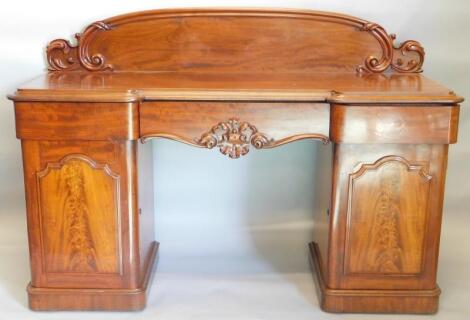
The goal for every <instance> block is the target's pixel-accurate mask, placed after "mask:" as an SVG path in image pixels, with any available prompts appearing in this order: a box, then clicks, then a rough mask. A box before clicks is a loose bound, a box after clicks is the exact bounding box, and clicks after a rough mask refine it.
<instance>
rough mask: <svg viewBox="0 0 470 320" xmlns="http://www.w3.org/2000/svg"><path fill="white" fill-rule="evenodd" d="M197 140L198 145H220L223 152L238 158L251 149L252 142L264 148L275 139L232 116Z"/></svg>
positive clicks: (254, 145)
mask: <svg viewBox="0 0 470 320" xmlns="http://www.w3.org/2000/svg"><path fill="white" fill-rule="evenodd" d="M195 141H196V143H197V145H199V146H201V147H205V148H208V149H212V148H215V147H218V148H219V150H220V152H221V153H222V154H224V155H227V156H229V157H230V158H232V159H237V158H239V157H240V156H244V155H245V154H247V153H248V152H249V151H250V144H251V145H252V146H253V147H255V148H257V149H262V148H264V147H266V146H267V145H269V144H270V143H271V142H272V141H273V140H272V139H270V138H268V137H267V136H266V135H265V134H263V133H260V132H258V129H256V127H255V126H254V125H252V124H250V123H248V122H240V121H239V120H238V119H234V118H232V119H230V120H228V121H226V122H219V123H218V124H217V125H215V126H214V127H212V129H211V130H210V131H209V132H206V133H204V134H203V135H201V137H200V138H199V139H195Z"/></svg>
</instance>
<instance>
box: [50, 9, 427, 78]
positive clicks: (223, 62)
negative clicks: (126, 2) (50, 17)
mask: <svg viewBox="0 0 470 320" xmlns="http://www.w3.org/2000/svg"><path fill="white" fill-rule="evenodd" d="M76 38H77V45H76V46H73V45H72V44H70V43H69V42H68V41H65V40H62V39H58V40H54V41H52V42H51V43H50V44H49V46H48V47H47V56H48V61H49V64H50V69H51V70H88V71H179V70H186V71H187V70H197V71H203V72H211V71H217V72H227V73H231V72H268V73H269V72H383V71H385V70H387V69H389V68H392V69H393V70H395V71H399V72H419V71H421V66H422V63H423V58H424V51H423V48H422V47H421V46H420V45H419V43H418V42H416V41H407V42H405V43H403V44H402V45H401V46H400V47H399V48H394V47H393V44H392V42H393V39H394V35H388V34H387V32H386V31H385V30H384V29H383V28H382V27H381V26H379V25H378V24H375V23H370V22H368V21H365V20H361V19H357V18H354V17H350V16H345V15H339V14H333V13H325V12H316V11H294V10H282V11H281V10H258V9H256V10H241V9H179V10H155V11H145V12H139V13H133V14H128V15H123V16H118V17H114V18H110V19H106V20H103V21H99V22H95V23H93V24H91V25H90V26H88V27H87V28H86V29H85V31H84V32H83V33H82V34H78V35H77V36H76Z"/></svg>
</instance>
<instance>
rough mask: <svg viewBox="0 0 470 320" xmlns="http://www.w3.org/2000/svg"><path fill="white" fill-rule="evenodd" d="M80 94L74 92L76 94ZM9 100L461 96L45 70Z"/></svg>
mask: <svg viewBox="0 0 470 320" xmlns="http://www.w3.org/2000/svg"><path fill="white" fill-rule="evenodd" d="M78 92H79V93H80V94H77V93H78ZM10 98H11V99H14V100H15V101H49V102H50V101H65V102H77V101H80V102H132V101H145V100H150V101H152V100H191V101H193V100H202V101H214V100H215V101H221V100H222V101H254V100H257V101H304V102H329V103H335V104H353V103H362V104H367V105H370V104H378V103H391V104H408V105H409V104H411V103H415V104H423V103H426V104H427V103H432V104H456V103H459V102H462V100H463V99H462V97H460V96H458V95H457V94H456V93H454V92H453V91H451V90H450V89H448V88H446V87H445V86H443V85H440V84H439V83H436V82H435V81H433V80H431V79H429V78H427V77H425V76H424V75H421V74H375V73H373V74H359V75H357V74H354V73H334V72H332V73H308V72H296V73H292V72H290V73H284V72H278V73H275V72H262V73H254V72H248V73H247V72H245V73H230V74H227V73H217V72H205V73H201V72H189V71H181V72H155V71H146V72H108V73H107V72H93V73H92V72H50V73H48V74H45V75H40V76H38V77H36V78H34V79H32V80H30V81H28V82H26V83H24V84H22V85H20V86H19V88H18V90H17V92H16V93H15V94H14V95H11V96H10Z"/></svg>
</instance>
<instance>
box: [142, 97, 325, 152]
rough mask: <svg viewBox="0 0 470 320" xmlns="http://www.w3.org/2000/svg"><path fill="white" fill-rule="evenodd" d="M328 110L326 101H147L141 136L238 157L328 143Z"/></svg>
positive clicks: (144, 106) (143, 108) (144, 138)
mask: <svg viewBox="0 0 470 320" xmlns="http://www.w3.org/2000/svg"><path fill="white" fill-rule="evenodd" d="M329 109H330V108H329V104H325V103H288V102H270V103H265V102H262V103H261V102H259V103H258V102H246V103H245V102H243V103H242V102H205V101H149V102H144V103H143V104H142V105H141V110H140V136H141V138H142V139H143V140H146V139H149V138H152V137H165V138H170V139H174V140H177V141H181V142H184V143H187V144H191V145H194V146H198V147H203V148H213V147H218V148H219V149H220V151H221V152H222V153H224V154H226V155H228V156H230V157H232V158H238V157H239V156H241V155H244V154H246V153H247V152H248V151H249V150H250V148H259V149H262V148H272V147H275V146H279V145H282V144H285V143H288V142H291V141H296V140H300V139H306V138H313V139H320V140H323V141H325V142H326V141H328V134H329V119H330V114H329V113H330V111H329Z"/></svg>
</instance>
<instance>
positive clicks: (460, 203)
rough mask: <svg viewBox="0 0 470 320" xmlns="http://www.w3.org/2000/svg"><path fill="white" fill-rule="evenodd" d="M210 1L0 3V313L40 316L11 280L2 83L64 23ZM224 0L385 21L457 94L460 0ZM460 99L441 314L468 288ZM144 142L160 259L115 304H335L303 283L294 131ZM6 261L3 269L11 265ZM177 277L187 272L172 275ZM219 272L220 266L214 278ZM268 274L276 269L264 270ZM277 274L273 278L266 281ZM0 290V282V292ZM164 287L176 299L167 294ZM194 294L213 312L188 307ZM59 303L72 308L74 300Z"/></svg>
mask: <svg viewBox="0 0 470 320" xmlns="http://www.w3.org/2000/svg"><path fill="white" fill-rule="evenodd" d="M219 5H220V2H217V1H210V0H198V1H181V0H179V1H176V0H173V1H166V0H161V1H158V2H157V1H138V2H137V1H110V0H106V1H103V0H102V1H86V0H83V1H74V2H71V1H25V0H16V1H9V2H3V3H2V5H1V7H0V40H1V42H0V43H1V50H0V130H1V133H2V134H1V135H0V163H1V165H0V259H1V262H0V298H1V299H0V310H6V311H5V312H6V313H3V314H1V313H0V319H3V317H6V315H7V314H8V315H9V316H8V318H11V317H13V316H14V317H16V318H19V317H24V318H30V317H33V316H37V317H40V318H41V317H44V318H47V317H49V318H50V317H51V316H52V315H47V314H44V313H40V314H38V313H35V314H33V313H30V312H29V311H28V310H27V309H26V307H25V303H26V302H25V301H26V295H25V292H24V285H25V284H26V282H27V281H28V279H29V274H28V272H29V271H28V256H27V239H26V226H25V212H24V211H25V206H24V192H23V182H22V179H23V178H22V165H21V157H20V155H21V150H20V143H19V141H18V140H16V139H15V131H14V114H13V106H12V103H11V102H10V101H8V100H6V98H5V96H6V94H7V93H12V92H13V91H14V89H15V87H16V86H17V85H18V84H19V83H20V82H22V81H25V80H27V79H29V78H32V77H34V76H36V75H38V74H40V73H42V72H44V70H45V60H44V53H43V52H44V48H45V46H46V44H47V43H48V42H49V41H50V40H52V39H55V38H65V39H72V36H73V34H74V33H75V32H78V31H80V30H82V29H83V27H85V26H86V25H87V24H88V23H90V22H93V21H95V20H100V19H104V18H107V17H111V16H114V15H117V14H122V13H126V12H130V11H138V10H146V9H155V8H167V7H196V6H199V7H200V6H206V7H208V6H219ZM223 5H224V6H238V7H240V6H258V7H266V6H269V7H292V8H309V9H315V10H327V11H337V12H342V13H347V14H350V15H354V16H358V17H360V18H364V19H367V20H371V21H375V22H378V23H379V24H381V25H383V26H384V27H385V29H386V30H387V31H388V32H391V33H397V35H398V39H397V40H398V41H400V40H408V39H416V40H419V41H420V42H421V43H422V44H423V46H424V48H425V50H426V59H425V64H424V70H425V74H426V75H428V76H430V77H432V78H433V79H436V80H438V81H440V82H442V83H444V84H445V85H447V86H448V87H451V88H452V89H454V90H455V91H456V92H457V93H459V94H460V95H463V96H466V97H468V99H469V101H470V54H469V50H470V28H469V27H468V19H469V18H470V2H469V1H468V0H455V1H439V0H433V1H430V0H406V1H404V0H395V1H378V0H361V1H348V2H346V1H340V0H334V1H332V0H330V1H298V0H291V1H286V0H284V1H281V0H276V1H262V0H251V1H241V0H240V1H229V0H226V1H224V2H223ZM468 107H470V105H469V103H468V102H465V103H464V104H463V105H462V110H461V122H460V133H459V138H460V143H459V144H457V145H453V146H451V148H450V152H449V170H448V178H447V189H446V197H445V213H444V224H443V234H444V236H443V239H442V246H443V250H442V254H441V259H440V260H441V261H440V271H439V278H440V283H441V287H443V284H446V285H447V286H446V287H444V294H443V296H442V301H443V302H442V304H443V306H442V307H441V312H440V313H439V315H438V316H439V317H443V318H444V317H446V319H448V316H449V315H452V316H454V317H456V318H459V317H460V316H462V319H463V317H464V314H465V311H467V314H470V311H469V310H470V308H468V306H466V305H465V301H468V300H469V298H470V295H469V293H467V292H470V291H468V290H470V284H469V282H470V277H469V275H468V274H467V273H466V272H465V270H466V268H468V267H470V253H469V251H470V250H468V246H469V240H468V237H467V236H466V227H467V226H468V223H469V222H470V218H469V217H468V208H469V205H470V185H469V181H470V170H469V165H470V163H469V161H470V147H469V146H470V142H469V141H470V111H468V110H467V109H468ZM154 152H155V187H156V193H157V201H156V238H157V240H158V241H160V242H161V244H162V246H161V256H160V265H159V273H158V274H157V278H156V283H155V287H154V289H155V290H153V291H152V292H153V293H152V296H151V299H150V304H151V305H150V306H149V308H148V309H147V310H146V311H145V312H144V313H139V314H127V316H126V317H131V316H133V315H135V316H136V317H144V316H145V315H155V314H157V313H158V312H160V315H161V316H162V315H163V318H165V319H170V318H171V319H180V318H186V317H189V315H191V316H194V315H196V316H198V317H199V318H200V319H209V318H210V316H214V319H215V318H216V317H218V318H220V317H221V316H223V317H224V318H237V319H238V318H246V319H253V318H257V319H258V318H259V319H266V318H277V317H279V318H280V319H281V318H286V317H289V315H290V316H293V312H297V313H295V314H296V318H298V319H300V318H302V316H305V318H311V317H312V316H314V314H312V312H315V316H317V317H318V316H320V315H321V316H324V317H327V318H328V317H334V316H332V315H327V314H323V313H319V311H318V307H317V305H316V300H315V294H314V292H313V283H312V282H311V279H310V278H309V277H308V276H305V275H307V274H308V263H307V259H306V244H307V243H308V242H309V241H310V240H311V238H312V234H311V232H312V223H313V222H312V215H311V212H312V210H313V203H312V201H311V200H310V194H311V192H312V181H313V179H314V177H315V172H314V163H313V158H314V155H315V143H314V142H309V141H304V142H297V143H293V144H290V145H287V146H284V147H280V148H277V149H273V150H268V151H263V152H256V151H254V152H252V153H250V154H249V155H248V156H246V157H244V158H242V159H239V160H229V159H227V158H225V157H223V156H221V155H220V154H219V153H218V152H216V151H207V150H200V149H195V148H191V147H188V146H186V145H183V144H178V143H175V142H171V141H163V140H158V141H155V142H154ZM465 261H467V263H465ZM12 272H13V273H15V274H16V277H12V276H11V274H12ZM459 272H460V273H459ZM164 275H167V276H168V277H167V278H165V276H164ZM268 275H269V276H272V277H273V278H269V279H271V280H272V282H269V283H272V285H273V287H269V288H270V289H269V290H268V291H267V292H268V293H269V292H271V293H272V295H273V296H274V297H270V295H269V294H268V295H266V292H263V291H259V292H258V291H256V288H258V287H256V286H255V285H253V286H250V285H247V287H246V290H247V291H246V292H245V291H243V290H245V288H244V287H243V289H240V288H242V287H237V288H238V289H239V291H237V290H235V289H234V291H230V290H232V289H233V288H232V287H230V285H231V284H232V285H233V284H236V286H241V284H240V283H241V282H240V281H235V282H230V281H231V280H230V279H232V280H233V279H240V278H237V277H247V278H248V279H252V277H256V276H258V277H259V278H257V279H265V278H263V277H266V276H268ZM172 276H174V278H172ZM297 276H298V277H299V278H296V277H297ZM188 277H189V278H188ZM207 277H209V279H212V280H214V279H217V280H218V281H219V282H217V283H219V285H216V284H214V283H213V282H210V281H209V282H204V281H206V280H207ZM214 277H215V278H214ZM234 277H235V278H234ZM181 279H183V280H184V281H185V282H189V284H188V285H184V283H183V282H181ZM204 279H206V280H204ZM222 279H229V280H227V281H228V282H223V281H224V280H222ZM244 279H245V278H244ZM283 279H284V280H283ZM271 280H269V281H271ZM278 280H279V281H280V282H276V281H278ZM159 281H160V283H159ZM191 281H193V282H191ZM194 281H195V282H194ZM198 281H199V282H198ZM260 281H261V282H263V281H265V280H260ZM266 281H268V280H266ZM283 281H284V282H283ZM243 283H244V282H243ZM198 284H200V285H201V286H200V287H199V288H198V290H193V291H192V290H191V289H188V287H191V286H195V287H193V288H196V287H197V285H198ZM277 285H279V286H280V287H276V286H277ZM291 285H293V286H291ZM230 288H232V289H230ZM276 288H279V289H280V288H282V290H281V289H280V290H279V293H277V291H275V290H276ZM292 290H293V291H294V292H296V294H294V293H292V292H291V291H292ZM214 292H215V293H217V292H219V293H227V292H229V293H230V292H231V293H232V296H230V295H229V296H228V298H225V299H220V300H218V299H217V298H216V297H218V295H217V294H215V296H213V295H212V293H214ZM275 292H276V293H275ZM204 293H205V294H207V295H206V296H205V295H204ZM2 294H5V295H6V296H5V299H4V298H3V297H2ZM283 294H285V295H283ZM201 295H202V296H201ZM250 295H253V299H252V300H250V299H248V298H246V297H248V296H250ZM244 296H245V300H246V301H245V300H244V299H243V297H244ZM258 296H264V299H260V300H256V298H255V297H258ZM171 297H173V298H175V299H176V297H177V298H178V299H179V300H171ZM202 297H205V298H204V299H202ZM214 297H215V298H214ZM250 297H251V296H250ZM291 297H292V299H291ZM198 298H199V299H201V301H199V300H197V299H198ZM237 298H240V299H238V300H237ZM276 298H279V299H280V300H279V301H283V302H282V304H281V303H280V302H279V303H276V302H275V301H276V300H275V299H276ZM167 299H169V300H167ZM295 299H298V300H295ZM291 300H292V301H291ZM175 301H185V303H184V304H183V303H181V304H178V303H176V302H175ZM227 301H228V302H227ZM250 301H251V302H252V304H250ZM253 301H256V303H254V302H253ZM273 301H274V302H273ZM286 301H287V302H286ZM173 302H174V303H173ZM191 302H194V304H191ZM269 302H271V304H269ZM290 302H291V303H292V304H293V305H295V306H296V307H295V308H294V309H292V310H291V309H290V307H289V306H292V305H288V303H290ZM444 302H446V303H447V304H445V303H444ZM165 303H166V304H165ZM172 303H173V304H172ZM204 303H207V308H208V309H210V310H212V312H211V311H209V310H206V309H200V306H201V305H203V306H204V305H205V304H204ZM238 303H239V304H238ZM296 303H297V304H298V305H296ZM264 304H265V305H264ZM190 306H191V307H192V308H191V309H190ZM216 306H218V307H219V308H220V309H221V310H219V311H220V313H218V312H216V311H214V310H213V309H214V308H216ZM154 307H156V308H155V309H152V308H154ZM209 307H210V308H209ZM185 308H187V309H185ZM238 308H245V309H244V310H245V312H244V313H243V312H242V313H237V312H238V311H236V310H238ZM155 310H157V311H155ZM153 312H155V313H153ZM185 312H186V313H185ZM283 312H285V313H283ZM55 315H57V314H55ZM63 316H64V315H63V314H62V316H58V317H59V318H61V317H63ZM67 316H70V317H80V315H79V314H67ZM111 316H113V317H121V315H117V314H112V313H107V314H102V313H94V314H93V317H98V318H100V319H103V318H106V317H111ZM351 317H354V316H351ZM360 318H364V317H360ZM5 319H6V318H5Z"/></svg>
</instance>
